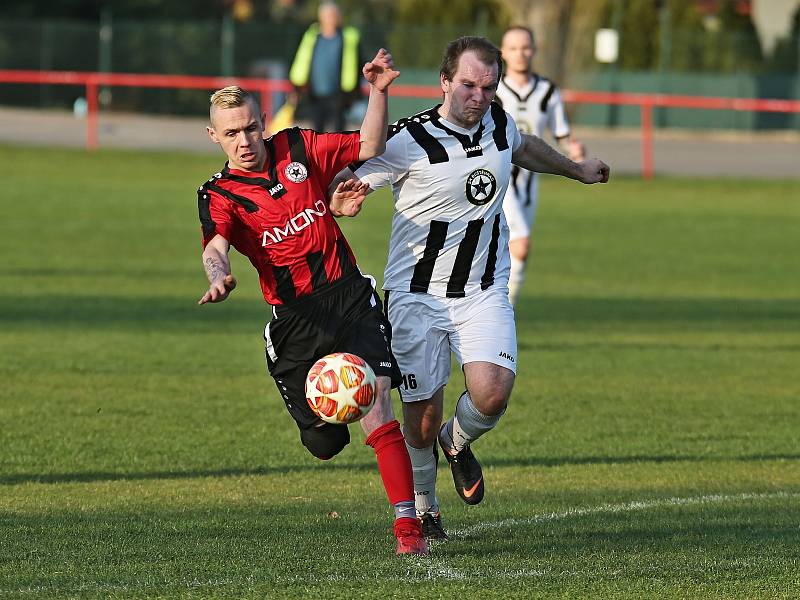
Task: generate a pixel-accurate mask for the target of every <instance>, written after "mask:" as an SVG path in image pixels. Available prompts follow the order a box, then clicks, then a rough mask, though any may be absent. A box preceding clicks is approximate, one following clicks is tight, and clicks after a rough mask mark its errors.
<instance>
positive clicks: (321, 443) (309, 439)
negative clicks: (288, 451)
mask: <svg viewBox="0 0 800 600" xmlns="http://www.w3.org/2000/svg"><path fill="white" fill-rule="evenodd" d="M300 440H301V441H302V442H303V446H305V447H306V449H307V450H308V451H309V452H311V454H313V455H314V456H316V457H317V458H319V459H320V460H329V459H331V458H333V457H334V456H336V455H337V454H339V452H341V451H342V449H343V448H344V447H345V446H347V444H349V443H350V431H348V429H347V426H346V425H332V424H329V423H326V424H325V425H322V426H320V427H309V428H307V429H301V430H300Z"/></svg>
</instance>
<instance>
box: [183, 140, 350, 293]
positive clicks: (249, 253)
mask: <svg viewBox="0 0 800 600" xmlns="http://www.w3.org/2000/svg"><path fill="white" fill-rule="evenodd" d="M360 140H361V137H360V135H359V133H358V132H352V133H317V132H315V131H312V130H309V129H298V128H297V127H295V128H292V129H285V130H283V131H280V132H278V133H276V134H275V135H274V136H272V137H271V138H269V139H267V140H264V144H265V146H266V149H267V160H266V163H265V165H264V170H263V171H261V172H254V171H240V170H236V169H229V168H228V164H227V163H225V168H224V169H223V170H222V171H220V172H219V173H215V174H214V175H213V176H212V177H211V178H210V179H209V180H208V181H207V182H206V183H204V184H203V185H202V186H200V188H199V189H198V191H197V204H198V210H199V212H200V222H201V224H202V228H203V247H204V248H205V246H206V244H208V242H210V241H211V239H212V238H213V237H214V236H215V235H217V234H219V235H221V236H222V237H224V238H225V239H226V240H228V242H229V243H230V244H231V246H233V247H234V248H236V250H238V251H239V252H240V253H241V254H243V255H245V256H246V257H247V258H249V259H250V262H251V263H252V264H253V266H254V267H255V268H256V270H257V271H258V275H259V280H260V282H261V290H262V292H263V294H264V299H265V300H266V301H267V302H269V303H270V304H272V305H278V304H287V303H291V302H293V301H294V300H296V299H298V298H301V297H303V296H309V295H310V294H313V293H314V292H317V291H320V290H322V289H324V288H326V287H327V286H328V285H329V284H331V283H333V282H335V281H337V280H338V279H341V278H342V277H343V276H345V275H347V274H349V273H352V272H354V271H355V270H356V261H355V257H354V256H353V251H352V250H351V249H350V245H349V244H348V243H347V241H346V240H345V238H344V235H343V234H342V231H341V229H339V225H338V224H337V223H336V220H335V219H334V217H333V215H332V214H331V212H330V209H329V207H328V194H327V190H328V186H329V185H330V182H331V181H332V180H333V178H334V177H335V176H336V174H337V173H338V172H339V171H341V170H342V169H343V168H344V167H346V166H347V165H348V164H350V163H352V162H354V161H356V160H358V154H359V149H360Z"/></svg>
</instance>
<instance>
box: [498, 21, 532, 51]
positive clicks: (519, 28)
mask: <svg viewBox="0 0 800 600" xmlns="http://www.w3.org/2000/svg"><path fill="white" fill-rule="evenodd" d="M511 31H524V32H525V33H527V34H528V35H529V36H530V38H531V46H532V47H533V48H534V49H536V37H535V36H534V35H533V30H532V29H531V28H530V27H525V25H512V26H511V27H509V28H508V29H506V30H505V31H504V32H503V37H506V34H507V33H509V32H511Z"/></svg>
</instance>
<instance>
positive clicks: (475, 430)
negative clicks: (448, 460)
mask: <svg viewBox="0 0 800 600" xmlns="http://www.w3.org/2000/svg"><path fill="white" fill-rule="evenodd" d="M503 412H505V411H503ZM502 416H503V413H502V412H501V413H500V414H499V415H491V416H489V415H484V414H483V413H482V412H480V411H479V410H478V409H477V408H475V405H474V404H473V403H472V398H470V395H469V392H464V393H463V394H461V397H460V398H459V399H458V404H456V412H455V414H454V415H453V417H452V418H451V419H450V420H449V421H448V422H447V423H446V424H445V426H444V429H443V432H442V433H443V436H442V437H443V438H444V440H443V441H444V443H445V445H446V446H449V447H450V448H451V449H452V450H453V452H461V450H463V449H464V446H467V445H469V444H471V443H472V442H474V441H475V440H477V439H478V438H479V437H481V436H482V435H483V434H484V433H486V432H487V431H490V430H492V429H494V426H495V425H497V422H498V421H499V420H500V417H502Z"/></svg>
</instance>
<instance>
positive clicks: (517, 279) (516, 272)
mask: <svg viewBox="0 0 800 600" xmlns="http://www.w3.org/2000/svg"><path fill="white" fill-rule="evenodd" d="M526 264H527V263H526V262H525V261H524V260H520V259H518V258H514V257H513V256H512V257H511V272H510V273H509V274H508V299H509V300H510V301H511V304H512V306H513V305H514V304H516V303H517V298H519V293H520V291H521V290H522V284H523V283H525V265H526Z"/></svg>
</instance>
